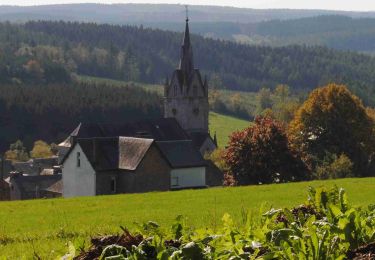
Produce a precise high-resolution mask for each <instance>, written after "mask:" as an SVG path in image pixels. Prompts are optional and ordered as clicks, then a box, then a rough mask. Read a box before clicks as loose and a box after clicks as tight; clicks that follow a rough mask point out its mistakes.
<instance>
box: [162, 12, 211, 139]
mask: <svg viewBox="0 0 375 260" xmlns="http://www.w3.org/2000/svg"><path fill="white" fill-rule="evenodd" d="M208 112H209V107H208V84H207V80H206V79H205V80H204V81H203V80H202V77H201V74H200V72H199V69H196V68H194V60H193V48H192V45H191V42H190V32H189V19H188V17H186V27H185V33H184V38H183V42H182V46H181V57H180V64H179V67H178V68H177V69H176V70H175V71H174V72H173V74H172V78H171V79H170V80H168V79H167V81H166V83H165V86H164V117H166V118H170V117H173V118H176V120H177V121H178V122H179V123H180V125H181V126H182V128H183V129H185V130H186V131H187V132H189V133H197V132H199V133H208Z"/></svg>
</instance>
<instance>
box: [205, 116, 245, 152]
mask: <svg viewBox="0 0 375 260" xmlns="http://www.w3.org/2000/svg"><path fill="white" fill-rule="evenodd" d="M249 124H250V122H248V121H246V120H243V119H238V118H235V117H232V116H227V115H221V114H218V113H215V112H210V121H209V128H210V132H211V135H212V136H213V135H214V134H215V132H216V136H217V143H218V145H219V147H225V145H226V144H227V143H228V140H229V136H230V135H231V133H232V132H234V131H237V130H242V129H244V128H246V127H248V126H249Z"/></svg>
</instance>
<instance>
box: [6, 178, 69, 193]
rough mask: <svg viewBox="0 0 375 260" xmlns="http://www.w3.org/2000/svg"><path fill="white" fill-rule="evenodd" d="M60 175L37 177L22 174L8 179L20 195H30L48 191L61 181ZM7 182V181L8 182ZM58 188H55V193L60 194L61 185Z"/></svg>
mask: <svg viewBox="0 0 375 260" xmlns="http://www.w3.org/2000/svg"><path fill="white" fill-rule="evenodd" d="M61 178H62V175H61V174H55V175H39V176H25V175H22V174H19V175H16V176H13V177H11V178H10V182H11V183H12V184H13V185H17V187H18V189H19V190H20V192H21V194H22V195H30V194H33V193H35V192H36V189H38V190H39V191H49V190H48V189H49V188H50V187H51V186H53V185H55V184H56V183H57V182H59V181H61ZM8 181H9V180H8ZM59 187H60V188H57V187H55V188H54V192H55V193H62V185H61V186H59Z"/></svg>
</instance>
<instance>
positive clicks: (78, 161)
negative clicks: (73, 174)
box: [77, 152, 81, 167]
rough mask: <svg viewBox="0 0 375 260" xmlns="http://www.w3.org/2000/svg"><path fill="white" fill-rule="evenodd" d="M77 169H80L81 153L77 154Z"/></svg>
mask: <svg viewBox="0 0 375 260" xmlns="http://www.w3.org/2000/svg"><path fill="white" fill-rule="evenodd" d="M77 167H81V153H80V152H77Z"/></svg>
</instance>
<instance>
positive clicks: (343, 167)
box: [316, 154, 353, 179]
mask: <svg viewBox="0 0 375 260" xmlns="http://www.w3.org/2000/svg"><path fill="white" fill-rule="evenodd" d="M352 169H353V163H352V161H351V160H350V159H349V157H348V156H346V155H345V154H341V155H340V156H339V157H337V155H336V154H333V155H332V154H328V155H327V156H326V157H325V159H324V161H323V163H322V164H321V165H320V166H318V167H317V168H316V177H317V178H318V179H337V178H346V177H353V172H352Z"/></svg>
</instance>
